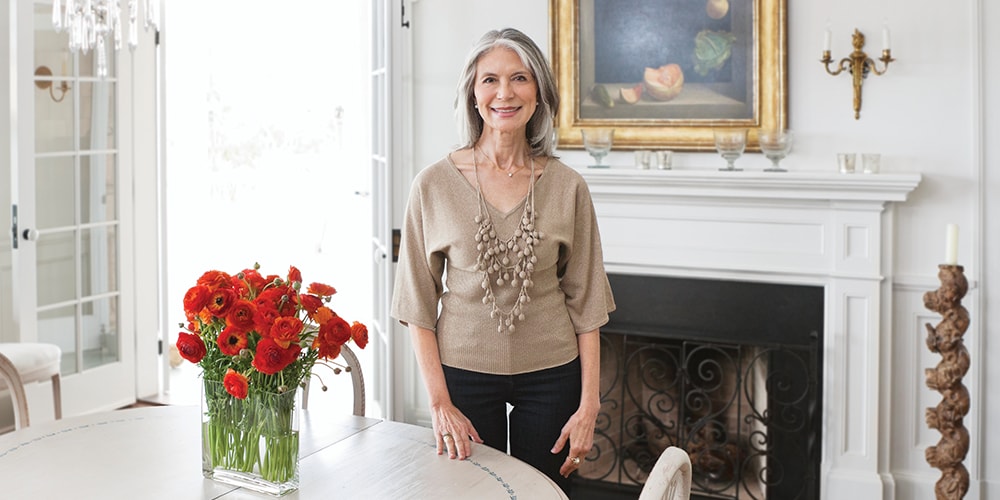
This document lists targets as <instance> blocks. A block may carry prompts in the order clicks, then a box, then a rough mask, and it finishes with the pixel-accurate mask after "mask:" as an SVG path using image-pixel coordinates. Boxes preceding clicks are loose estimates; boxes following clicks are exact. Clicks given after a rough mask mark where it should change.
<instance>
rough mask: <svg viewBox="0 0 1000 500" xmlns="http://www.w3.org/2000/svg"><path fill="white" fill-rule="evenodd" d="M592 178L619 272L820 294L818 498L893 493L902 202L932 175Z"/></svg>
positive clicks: (612, 172) (674, 173)
mask: <svg viewBox="0 0 1000 500" xmlns="http://www.w3.org/2000/svg"><path fill="white" fill-rule="evenodd" d="M581 173H582V174H583V175H584V177H585V178H586V179H587V182H588V185H589V187H590V190H591V195H592V197H593V199H594V206H595V211H596V213H597V218H598V221H599V224H600V229H601V236H602V242H603V246H604V261H605V267H606V268H607V270H608V272H609V273H610V274H612V275H626V276H639V277H642V276H647V277H665V278H681V279H697V280H710V281H723V282H743V283H759V284H777V285H789V286H803V287H807V288H815V289H816V290H821V297H822V311H823V312H822V315H823V318H822V335H821V341H820V344H821V345H819V346H818V350H819V353H820V356H819V360H820V362H819V366H820V370H821V373H820V377H819V380H821V382H820V387H819V391H818V394H819V395H820V401H819V405H818V412H819V417H818V418H819V429H820V433H819V440H820V446H819V450H820V451H819V452H818V456H819V476H820V478H819V488H818V490H819V497H820V498H823V499H839V498H851V499H852V500H863V499H880V498H882V497H883V490H884V488H885V486H886V485H885V484H884V481H887V480H888V479H886V474H884V471H883V470H881V468H880V465H879V462H880V460H879V456H880V453H883V452H884V451H885V447H886V446H887V443H888V435H883V433H882V432H881V429H880V423H881V422H882V420H883V418H887V417H888V415H880V411H885V409H886V407H884V406H883V405H881V404H880V403H881V399H882V398H883V397H884V396H885V395H887V394H888V388H887V387H884V384H883V383H882V378H883V377H882V374H881V373H882V366H883V364H886V363H888V353H887V352H883V344H884V343H887V342H888V338H887V337H888V336H887V335H886V336H883V335H882V334H881V332H889V331H891V317H890V314H889V307H890V306H891V284H892V270H893V251H892V248H893V207H894V204H895V203H899V202H904V201H905V200H906V198H907V196H908V195H909V193H911V192H912V191H913V190H914V189H915V188H916V187H917V186H918V185H919V183H920V180H921V177H920V175H919V174H837V173H825V172H785V173H772V172H717V171H708V170H668V171H652V170H650V171H636V170H625V169H608V170H601V171H598V170H587V169H581ZM619 306H620V307H622V304H619ZM626 307H627V306H626ZM723 307H727V308H739V307H744V306H740V305H737V304H724V305H723ZM682 340H683V339H682ZM741 498H745V497H741Z"/></svg>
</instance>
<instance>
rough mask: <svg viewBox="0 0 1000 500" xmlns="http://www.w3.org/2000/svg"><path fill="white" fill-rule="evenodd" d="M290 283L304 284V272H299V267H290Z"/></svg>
mask: <svg viewBox="0 0 1000 500" xmlns="http://www.w3.org/2000/svg"><path fill="white" fill-rule="evenodd" d="M288 282H289V283H295V282H299V283H302V272H301V271H299V269H298V268H297V267H295V266H289V268H288Z"/></svg>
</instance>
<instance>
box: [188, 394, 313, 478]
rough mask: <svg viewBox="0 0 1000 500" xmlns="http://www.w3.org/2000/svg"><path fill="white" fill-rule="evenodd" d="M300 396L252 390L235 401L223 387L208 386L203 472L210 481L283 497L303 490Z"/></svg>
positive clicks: (203, 425) (203, 422) (204, 406)
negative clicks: (300, 455)
mask: <svg viewBox="0 0 1000 500" xmlns="http://www.w3.org/2000/svg"><path fill="white" fill-rule="evenodd" d="M297 388H298V386H295V389H296V390H289V391H287V392H284V393H272V392H263V391H254V390H251V391H250V392H249V394H248V395H247V397H246V399H236V398H234V397H233V396H232V395H230V394H229V393H228V392H226V390H225V388H224V387H223V385H222V382H219V381H211V380H205V381H204V385H203V397H202V416H201V443H202V455H201V457H202V458H201V468H202V472H203V473H204V475H205V477H207V478H209V479H213V480H215V481H220V482H223V483H227V484H232V485H235V486H240V487H243V488H247V489H251V490H254V491H259V492H263V493H268V494H271V495H275V496H281V495H284V494H286V493H289V492H292V491H295V490H297V489H298V487H299V414H298V412H299V404H298V402H297V395H298V392H299V391H298V390H297Z"/></svg>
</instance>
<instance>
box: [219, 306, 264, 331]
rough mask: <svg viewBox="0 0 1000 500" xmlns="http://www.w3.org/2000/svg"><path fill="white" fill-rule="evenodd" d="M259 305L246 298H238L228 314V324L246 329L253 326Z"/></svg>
mask: <svg viewBox="0 0 1000 500" xmlns="http://www.w3.org/2000/svg"><path fill="white" fill-rule="evenodd" d="M256 314H257V306H256V305H254V303H253V302H250V301H249V300H246V299H238V300H237V301H236V302H234V303H233V305H232V307H230V308H229V312H228V313H227V314H226V324H227V325H229V326H232V327H236V328H238V329H240V330H243V331H246V330H250V329H252V328H253V324H254V316H255V315H256Z"/></svg>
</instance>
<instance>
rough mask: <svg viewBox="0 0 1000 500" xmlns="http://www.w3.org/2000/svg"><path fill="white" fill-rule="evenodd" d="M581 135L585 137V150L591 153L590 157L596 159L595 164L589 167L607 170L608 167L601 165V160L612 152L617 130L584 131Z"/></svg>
mask: <svg viewBox="0 0 1000 500" xmlns="http://www.w3.org/2000/svg"><path fill="white" fill-rule="evenodd" d="M580 134H582V135H583V147H584V149H586V150H587V152H588V153H590V156H593V157H594V164H593V165H588V166H589V167H590V168H607V167H608V166H607V165H604V164H602V163H601V159H603V158H604V157H605V156H607V155H608V152H609V151H611V143H612V139H613V138H614V135H615V129H613V128H594V129H583V130H581V131H580Z"/></svg>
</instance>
